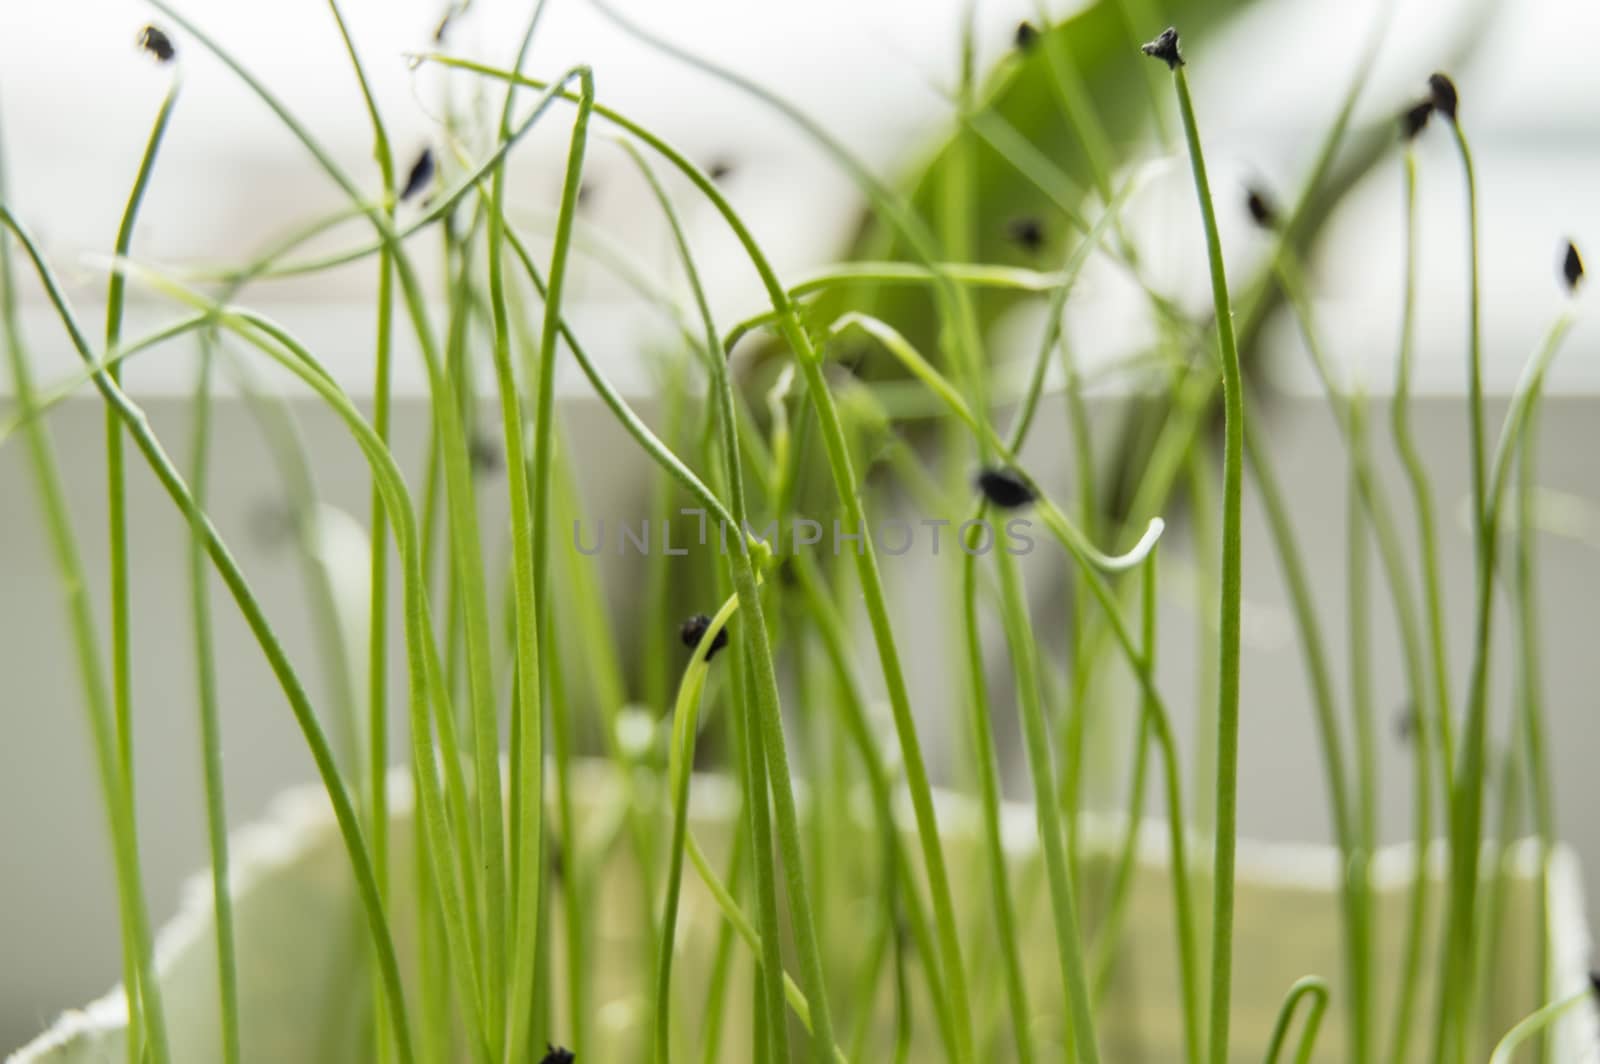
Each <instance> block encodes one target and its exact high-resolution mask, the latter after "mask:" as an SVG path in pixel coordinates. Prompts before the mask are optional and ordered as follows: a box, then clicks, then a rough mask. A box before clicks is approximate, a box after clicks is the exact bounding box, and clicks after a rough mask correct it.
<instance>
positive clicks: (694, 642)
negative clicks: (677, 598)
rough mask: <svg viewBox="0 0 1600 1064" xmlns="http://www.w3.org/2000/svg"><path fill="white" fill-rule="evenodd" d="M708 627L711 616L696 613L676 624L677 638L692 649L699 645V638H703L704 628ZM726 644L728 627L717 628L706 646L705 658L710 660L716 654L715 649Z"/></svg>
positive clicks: (719, 648)
mask: <svg viewBox="0 0 1600 1064" xmlns="http://www.w3.org/2000/svg"><path fill="white" fill-rule="evenodd" d="M710 627H711V618H710V617H708V616H706V615H705V614H703V613H697V614H695V615H694V616H692V617H689V618H688V619H686V620H685V621H684V622H683V623H682V624H681V625H679V626H678V638H679V639H681V640H682V641H683V645H684V646H686V647H688V648H689V649H690V650H693V649H694V648H695V647H697V646H699V645H700V640H701V639H703V638H705V634H706V629H707V628H710ZM727 645H728V629H727V628H721V629H718V631H717V634H716V635H715V636H713V637H712V639H711V645H710V646H709V647H707V648H706V660H707V661H710V660H711V659H712V658H713V657H714V656H716V653H717V651H719V650H721V649H722V648H723V647H725V646H727Z"/></svg>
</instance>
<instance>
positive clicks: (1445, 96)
mask: <svg viewBox="0 0 1600 1064" xmlns="http://www.w3.org/2000/svg"><path fill="white" fill-rule="evenodd" d="M1428 93H1429V95H1431V96H1432V97H1433V109H1434V110H1435V111H1438V112H1439V113H1440V114H1442V115H1444V116H1445V117H1446V118H1448V119H1449V120H1450V121H1452V122H1454V121H1455V120H1456V104H1457V103H1458V102H1459V101H1460V98H1459V97H1458V96H1457V95H1456V83H1455V82H1453V81H1451V80H1450V78H1449V77H1448V76H1447V75H1445V74H1430V75H1429V76H1428Z"/></svg>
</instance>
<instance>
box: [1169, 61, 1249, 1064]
mask: <svg viewBox="0 0 1600 1064" xmlns="http://www.w3.org/2000/svg"><path fill="white" fill-rule="evenodd" d="M1173 83H1174V84H1175V85H1176V86H1177V90H1178V110H1179V112H1180V113H1181V115H1182V118H1183V133H1184V138H1185V140H1187V142H1188V145H1189V162H1190V164H1191V167H1192V168H1193V170H1194V185H1195V193H1196V196H1197V197H1198V199H1199V201H1200V214H1201V219H1202V222H1203V224H1204V227H1205V233H1206V252H1207V259H1208V262H1209V265H1210V271H1211V296H1212V303H1213V309H1214V310H1215V312H1216V324H1217V348H1218V353H1219V357H1220V360H1221V364H1222V401H1223V452H1222V565H1221V569H1222V576H1221V592H1222V594H1221V605H1220V610H1221V620H1220V622H1219V624H1218V631H1219V641H1220V646H1219V663H1220V667H1221V681H1220V682H1219V684H1218V690H1217V804H1216V815H1217V833H1216V853H1215V861H1214V863H1213V871H1212V888H1213V895H1212V897H1213V902H1212V920H1211V1029H1210V1046H1211V1052H1210V1059H1211V1062H1212V1064H1224V1062H1225V1061H1226V1060H1227V1059H1228V1025H1229V1021H1230V1019H1231V1008H1232V983H1233V875H1234V867H1233V864H1234V848H1235V845H1236V841H1237V836H1238V829H1239V822H1238V821H1239V809H1238V793H1239V792H1238V787H1239V602H1240V597H1241V591H1242V576H1243V571H1242V567H1241V555H1240V542H1241V538H1242V536H1241V528H1240V526H1241V511H1242V500H1243V482H1244V475H1243V474H1244V437H1245V431H1244V379H1243V376H1242V374H1241V373H1240V370H1239V348H1238V344H1237V342H1236V341H1235V339H1234V334H1233V307H1232V305H1231V304H1230V302H1229V299H1228V281H1227V276H1226V274H1225V272H1224V269H1223V263H1222V240H1221V237H1220V236H1219V235H1218V232H1217V215H1216V210H1215V208H1213V206H1212V203H1211V186H1210V182H1209V181H1208V180H1207V178H1206V164H1205V157H1204V155H1203V153H1202V151H1201V147H1200V130H1199V128H1198V126H1197V124H1196V122H1195V117H1194V103H1193V101H1192V100H1191V99H1190V98H1189V80H1188V78H1187V77H1186V76H1185V74H1184V70H1183V67H1182V66H1181V65H1180V66H1178V67H1176V68H1174V70H1173Z"/></svg>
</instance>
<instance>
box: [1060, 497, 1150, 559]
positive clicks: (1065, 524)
mask: <svg viewBox="0 0 1600 1064" xmlns="http://www.w3.org/2000/svg"><path fill="white" fill-rule="evenodd" d="M1044 513H1045V518H1046V520H1047V521H1050V520H1051V519H1052V518H1053V519H1054V521H1055V522H1056V523H1057V524H1058V525H1059V526H1060V527H1059V528H1058V529H1057V530H1056V531H1057V534H1058V535H1061V536H1062V538H1063V539H1070V540H1071V547H1072V549H1073V553H1075V554H1077V555H1078V556H1079V557H1081V558H1082V559H1083V560H1084V561H1085V562H1087V563H1088V564H1090V565H1092V566H1094V567H1095V568H1096V569H1099V570H1101V571H1103V572H1107V573H1125V572H1127V571H1128V570H1130V569H1137V568H1138V567H1139V566H1141V565H1143V564H1144V562H1145V559H1146V558H1148V557H1150V552H1151V551H1153V550H1155V549H1156V543H1157V542H1158V541H1159V540H1160V539H1161V533H1163V532H1165V531H1166V530H1167V523H1166V521H1164V520H1162V519H1161V518H1159V517H1152V518H1151V519H1150V523H1149V524H1148V525H1146V526H1145V527H1144V535H1142V536H1140V537H1139V542H1137V543H1135V544H1134V545H1133V547H1132V549H1130V550H1128V551H1126V552H1124V553H1122V554H1107V553H1106V552H1105V551H1103V550H1101V549H1100V548H1099V547H1096V546H1095V545H1094V544H1093V543H1090V542H1089V537H1087V536H1085V535H1084V534H1083V532H1082V531H1080V530H1079V529H1078V527H1077V526H1076V525H1074V524H1072V523H1071V522H1069V521H1067V520H1066V519H1065V518H1064V517H1062V516H1061V511H1059V510H1057V509H1056V508H1055V507H1054V506H1050V507H1048V508H1047V509H1046V510H1045V511H1044Z"/></svg>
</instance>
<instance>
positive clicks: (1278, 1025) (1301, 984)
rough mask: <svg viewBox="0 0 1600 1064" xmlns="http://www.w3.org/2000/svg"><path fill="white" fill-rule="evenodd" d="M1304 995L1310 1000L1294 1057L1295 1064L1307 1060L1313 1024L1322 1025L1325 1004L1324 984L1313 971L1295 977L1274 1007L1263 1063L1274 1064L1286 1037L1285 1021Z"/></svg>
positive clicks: (1314, 1029) (1290, 1020)
mask: <svg viewBox="0 0 1600 1064" xmlns="http://www.w3.org/2000/svg"><path fill="white" fill-rule="evenodd" d="M1306 999H1310V1001H1311V1004H1310V1005H1307V1006H1306V1022H1305V1026H1304V1027H1303V1028H1301V1031H1300V1048H1299V1049H1298V1050H1297V1051H1296V1052H1295V1057H1294V1059H1295V1061H1296V1064H1307V1062H1308V1061H1310V1060H1311V1051H1312V1050H1313V1049H1314V1048H1315V1047H1316V1044H1317V1028H1318V1027H1320V1026H1321V1025H1322V1014H1323V1013H1324V1012H1325V1011H1327V1008H1328V984H1327V983H1326V982H1324V981H1323V980H1322V979H1320V978H1318V977H1317V976H1315V975H1308V976H1306V977H1304V978H1303V979H1300V980H1297V981H1296V982H1295V984H1294V986H1292V987H1290V988H1289V996H1288V997H1286V998H1284V1000H1283V1005H1282V1006H1280V1007H1279V1009H1278V1018H1277V1020H1276V1021H1275V1022H1274V1023H1273V1025H1272V1039H1271V1041H1270V1042H1268V1044H1267V1055H1266V1064H1278V1057H1279V1056H1281V1055H1282V1053H1283V1046H1284V1043H1285V1042H1286V1041H1288V1038H1289V1025H1290V1024H1291V1023H1293V1022H1294V1014H1295V1010H1296V1009H1298V1008H1299V1007H1300V1002H1301V1001H1303V1000H1306Z"/></svg>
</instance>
